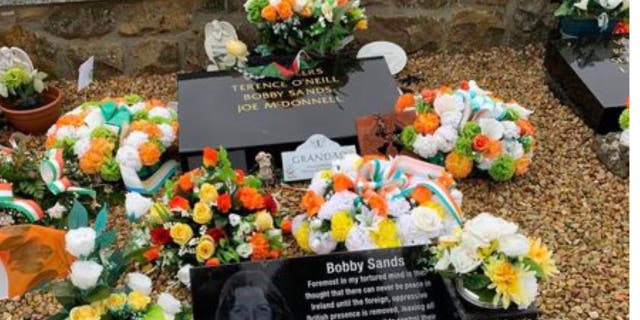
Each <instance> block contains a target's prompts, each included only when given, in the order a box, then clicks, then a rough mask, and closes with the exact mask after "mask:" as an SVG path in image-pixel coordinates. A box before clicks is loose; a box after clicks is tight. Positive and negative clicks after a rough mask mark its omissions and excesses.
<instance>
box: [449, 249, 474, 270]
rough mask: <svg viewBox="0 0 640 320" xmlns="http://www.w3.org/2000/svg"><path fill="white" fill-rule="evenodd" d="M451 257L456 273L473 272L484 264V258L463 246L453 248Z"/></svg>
mask: <svg viewBox="0 0 640 320" xmlns="http://www.w3.org/2000/svg"><path fill="white" fill-rule="evenodd" d="M449 258H450V259H451V264H452V265H453V268H454V269H455V270H456V273H460V274H465V273H469V272H472V271H473V270H475V269H476V268H478V267H479V266H480V265H481V264H482V260H480V259H478V258H477V257H476V256H475V254H474V253H473V252H472V251H469V250H466V249H465V248H463V247H455V248H453V249H451V255H450V256H449Z"/></svg>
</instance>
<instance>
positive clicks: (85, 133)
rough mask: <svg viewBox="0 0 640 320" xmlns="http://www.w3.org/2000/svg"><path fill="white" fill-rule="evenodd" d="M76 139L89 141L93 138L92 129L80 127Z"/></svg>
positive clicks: (75, 135)
mask: <svg viewBox="0 0 640 320" xmlns="http://www.w3.org/2000/svg"><path fill="white" fill-rule="evenodd" d="M74 137H75V139H88V138H91V128H89V127H87V126H80V127H78V128H77V129H76V132H75V133H74Z"/></svg>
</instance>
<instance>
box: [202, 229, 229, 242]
mask: <svg viewBox="0 0 640 320" xmlns="http://www.w3.org/2000/svg"><path fill="white" fill-rule="evenodd" d="M207 235H208V236H210V237H211V238H213V241H215V242H216V243H218V242H220V239H222V238H226V237H227V233H226V232H224V230H222V229H218V228H211V229H209V230H207Z"/></svg>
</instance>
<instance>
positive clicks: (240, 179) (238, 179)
mask: <svg viewBox="0 0 640 320" xmlns="http://www.w3.org/2000/svg"><path fill="white" fill-rule="evenodd" d="M236 183H237V184H243V183H244V171H242V169H236Z"/></svg>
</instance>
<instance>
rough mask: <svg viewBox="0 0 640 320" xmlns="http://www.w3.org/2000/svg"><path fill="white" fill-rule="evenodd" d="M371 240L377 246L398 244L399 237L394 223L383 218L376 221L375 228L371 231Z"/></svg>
mask: <svg viewBox="0 0 640 320" xmlns="http://www.w3.org/2000/svg"><path fill="white" fill-rule="evenodd" d="M371 241H373V243H375V244H376V246H377V247H378V248H394V247H399V246H400V238H399V237H398V231H397V229H396V225H395V224H394V223H393V221H391V219H384V220H382V221H380V222H378V228H377V230H372V231H371Z"/></svg>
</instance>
